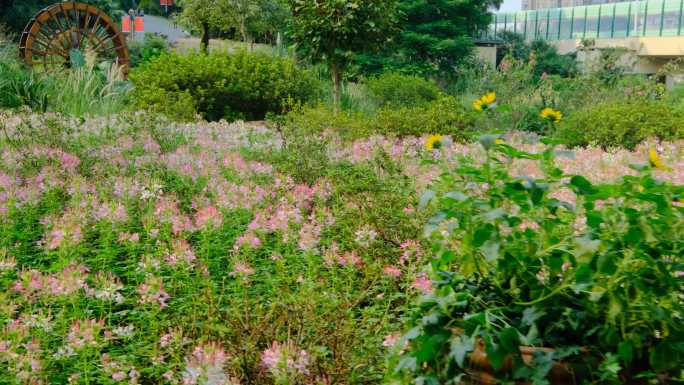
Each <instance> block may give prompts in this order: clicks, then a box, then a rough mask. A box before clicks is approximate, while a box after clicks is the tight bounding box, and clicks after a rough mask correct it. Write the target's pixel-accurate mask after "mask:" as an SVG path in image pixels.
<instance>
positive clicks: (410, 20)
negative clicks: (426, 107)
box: [357, 0, 501, 77]
mask: <svg viewBox="0 0 684 385" xmlns="http://www.w3.org/2000/svg"><path fill="white" fill-rule="evenodd" d="M500 3H501V2H500V1H499V0H467V1H451V0H437V1H425V0H400V1H399V9H400V12H401V13H402V15H404V21H403V23H402V32H401V33H400V34H399V36H398V37H397V38H396V39H395V40H394V42H393V44H389V45H388V46H387V47H386V49H385V50H383V51H382V52H381V53H380V54H378V55H365V56H361V57H360V58H359V60H357V64H358V65H359V66H360V72H362V73H374V72H377V71H382V70H383V68H384V69H385V70H386V69H387V68H390V69H395V70H401V71H406V72H413V73H422V74H435V73H438V74H440V75H442V76H446V77H451V76H452V75H453V72H454V70H455V67H456V66H458V65H460V64H462V63H463V62H464V61H465V60H466V59H467V58H468V57H469V56H470V54H471V51H472V49H473V47H474V45H473V42H472V36H475V35H476V33H477V32H479V31H482V30H484V29H485V28H487V26H488V24H489V22H490V20H491V14H490V13H489V10H490V8H493V7H498V6H499V4H500Z"/></svg>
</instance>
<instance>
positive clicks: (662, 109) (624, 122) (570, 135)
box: [555, 99, 684, 149]
mask: <svg viewBox="0 0 684 385" xmlns="http://www.w3.org/2000/svg"><path fill="white" fill-rule="evenodd" d="M555 135H556V137H557V138H559V139H561V140H562V141H563V143H565V144H566V145H567V146H569V147H576V146H586V145H589V144H594V145H598V146H601V147H603V148H612V147H624V148H628V149H633V148H634V147H636V146H637V145H638V144H639V143H641V142H643V141H644V140H646V139H647V138H649V137H657V138H659V139H663V140H675V139H680V138H684V110H682V109H680V108H673V107H672V106H671V105H668V104H667V103H665V102H662V101H657V100H644V99H641V100H630V101H623V102H613V101H611V102H603V103H599V104H596V105H594V106H592V107H589V108H586V109H583V110H579V111H576V112H574V113H572V114H571V115H569V116H568V119H567V120H565V121H564V122H563V123H562V124H561V125H560V126H559V128H558V130H557V131H556V133H555Z"/></svg>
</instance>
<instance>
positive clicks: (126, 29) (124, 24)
mask: <svg viewBox="0 0 684 385" xmlns="http://www.w3.org/2000/svg"><path fill="white" fill-rule="evenodd" d="M121 32H123V33H131V18H130V17H129V16H128V15H126V16H124V17H122V18H121Z"/></svg>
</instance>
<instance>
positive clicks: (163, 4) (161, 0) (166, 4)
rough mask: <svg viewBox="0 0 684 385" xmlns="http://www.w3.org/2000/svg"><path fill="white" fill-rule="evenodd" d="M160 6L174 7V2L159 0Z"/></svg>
mask: <svg viewBox="0 0 684 385" xmlns="http://www.w3.org/2000/svg"><path fill="white" fill-rule="evenodd" d="M159 5H161V6H162V7H163V6H167V7H171V6H173V0H159Z"/></svg>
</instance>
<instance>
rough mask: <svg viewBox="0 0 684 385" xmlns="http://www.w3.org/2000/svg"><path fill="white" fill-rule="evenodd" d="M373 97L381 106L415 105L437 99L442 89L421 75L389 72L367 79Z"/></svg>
mask: <svg viewBox="0 0 684 385" xmlns="http://www.w3.org/2000/svg"><path fill="white" fill-rule="evenodd" d="M365 83H366V86H367V87H368V90H369V92H370V95H371V97H372V99H373V100H374V101H375V102H376V103H377V104H378V105H379V106H381V107H382V106H389V105H391V106H413V105H416V104H424V103H427V102H431V101H433V100H437V99H438V98H439V97H440V94H441V92H440V90H439V88H438V87H437V85H436V84H435V83H433V82H431V81H430V80H427V79H424V78H421V77H419V76H412V75H404V74H400V73H397V72H388V73H385V74H382V75H380V76H378V77H375V78H370V79H367V80H366V81H365Z"/></svg>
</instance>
